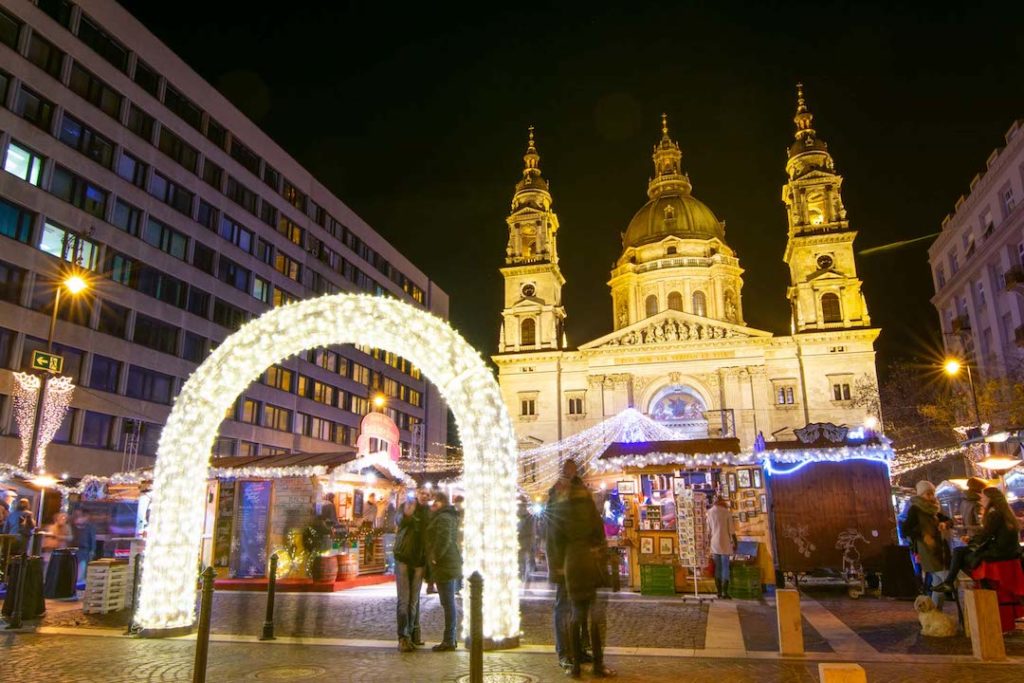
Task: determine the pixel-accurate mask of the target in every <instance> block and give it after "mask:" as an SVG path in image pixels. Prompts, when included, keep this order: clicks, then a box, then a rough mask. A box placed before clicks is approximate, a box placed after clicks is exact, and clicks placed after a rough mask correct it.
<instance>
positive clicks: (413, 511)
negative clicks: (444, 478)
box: [394, 488, 430, 652]
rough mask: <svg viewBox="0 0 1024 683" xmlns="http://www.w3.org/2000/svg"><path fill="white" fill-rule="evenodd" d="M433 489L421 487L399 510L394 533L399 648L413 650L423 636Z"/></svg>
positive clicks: (406, 650)
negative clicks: (422, 599)
mask: <svg viewBox="0 0 1024 683" xmlns="http://www.w3.org/2000/svg"><path fill="white" fill-rule="evenodd" d="M429 501H430V492H429V491H427V490H426V489H424V488H421V489H418V490H417V491H416V493H415V495H414V497H413V498H412V500H408V501H406V502H405V503H404V504H403V505H402V507H401V509H400V510H399V511H398V519H397V521H396V525H397V526H398V532H397V533H396V534H395V548H394V553H395V586H396V588H397V590H398V609H397V620H398V649H399V650H400V651H402V652H412V651H413V650H415V649H416V647H417V646H420V645H423V641H422V640H421V639H420V589H421V588H422V586H423V573H424V567H425V566H426V564H427V550H426V544H425V543H424V538H423V537H424V535H425V534H426V528H427V521H428V519H429V517H430V507H429V506H428V505H427V503H428V502H429Z"/></svg>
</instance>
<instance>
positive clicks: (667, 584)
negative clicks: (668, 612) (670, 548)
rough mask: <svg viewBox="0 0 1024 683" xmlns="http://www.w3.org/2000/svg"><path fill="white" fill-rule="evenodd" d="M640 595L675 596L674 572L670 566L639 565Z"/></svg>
mask: <svg viewBox="0 0 1024 683" xmlns="http://www.w3.org/2000/svg"><path fill="white" fill-rule="evenodd" d="M640 594H641V595H675V594H676V570H675V567H673V566H672V565H670V564H642V565H640Z"/></svg>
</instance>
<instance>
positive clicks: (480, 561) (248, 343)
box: [135, 294, 519, 642]
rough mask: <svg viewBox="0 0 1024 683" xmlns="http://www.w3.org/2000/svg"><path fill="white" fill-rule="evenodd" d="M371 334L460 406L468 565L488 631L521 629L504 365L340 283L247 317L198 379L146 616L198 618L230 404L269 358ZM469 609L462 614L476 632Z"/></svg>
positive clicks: (177, 454)
mask: <svg viewBox="0 0 1024 683" xmlns="http://www.w3.org/2000/svg"><path fill="white" fill-rule="evenodd" d="M346 343H347V344H356V345H359V344H363V345H367V346H372V347H375V348H379V349H383V350H386V351H391V352H393V353H395V354H397V355H399V356H402V357H403V358H407V359H409V361H411V362H412V363H413V364H415V365H416V366H417V367H419V368H420V369H421V370H422V371H423V374H424V375H425V376H426V377H428V378H429V379H430V380H431V381H432V382H433V383H434V384H435V385H436V386H437V387H438V389H439V392H440V394H441V395H442V396H443V397H444V399H445V402H446V403H447V404H448V407H449V408H451V410H452V413H453V414H454V415H455V416H456V424H457V425H458V430H459V438H460V440H461V442H462V447H463V453H464V461H463V465H464V473H463V476H464V481H465V486H466V501H465V522H464V526H463V534H464V543H463V553H464V557H465V564H464V567H463V571H464V573H465V575H466V576H469V575H470V574H472V573H473V572H474V571H479V572H480V573H481V574H482V575H483V577H484V594H483V616H484V623H483V635H484V637H485V638H489V639H491V640H493V641H496V642H500V641H502V640H505V639H508V638H513V637H516V636H518V635H519V576H518V566H517V565H518V562H517V555H518V547H519V546H518V538H517V533H516V522H517V516H516V437H515V433H514V431H513V429H512V421H511V419H510V418H509V415H508V411H507V410H506V408H505V404H504V402H503V401H502V398H501V392H500V390H499V388H498V383H497V382H496V381H495V379H494V375H493V374H492V373H491V371H490V370H489V369H488V367H487V364H486V363H485V362H484V360H483V358H482V357H481V356H480V354H479V353H478V352H477V351H476V350H474V349H473V348H472V347H471V346H469V344H467V343H466V341H465V340H464V339H463V338H462V337H461V336H460V335H459V334H458V333H457V332H456V331H455V330H454V329H452V328H451V327H450V326H449V325H448V323H447V322H445V321H444V320H441V319H440V318H437V317H435V316H433V315H431V314H430V313H428V312H425V311H422V310H420V309H418V308H415V307H413V306H410V305H408V304H405V303H402V302H400V301H397V300H395V299H391V298H386V297H371V296H366V295H353V294H335V295H331V296H322V297H318V298H315V299H307V300H304V301H300V302H297V303H292V304H289V305H286V306H280V307H278V308H275V309H273V310H271V311H268V312H267V313H265V314H263V315H262V316H260V317H259V318H256V319H255V320H252V321H250V322H249V323H247V324H246V325H244V326H242V328H241V329H239V330H238V331H237V332H235V333H234V334H232V335H231V336H230V337H228V338H227V339H226V340H224V342H223V343H222V344H220V345H219V346H218V347H217V349H216V350H215V351H214V352H213V353H211V354H210V356H209V357H208V358H207V359H206V361H205V362H204V363H203V364H202V365H200V366H199V367H198V368H197V369H196V370H195V372H193V373H192V375H191V376H190V377H189V378H188V381H187V382H186V383H185V385H184V386H183V387H182V390H181V393H180V394H179V395H178V397H177V398H176V399H175V402H174V408H173V410H172V411H171V414H170V416H169V417H168V419H167V423H166V426H165V427H164V429H163V431H162V433H161V435H160V444H159V447H158V455H157V459H156V466H155V469H154V472H153V493H152V496H153V501H152V504H151V506H150V526H149V536H148V539H147V547H146V563H145V565H144V567H143V571H142V589H141V595H140V599H139V608H138V612H137V614H136V617H135V624H136V625H137V626H139V627H141V628H143V629H152V630H161V629H171V628H176V627H186V626H190V625H191V624H192V622H193V621H194V618H195V614H194V612H195V576H194V575H193V574H192V572H190V571H182V568H184V567H190V566H194V565H195V557H196V553H197V552H198V550H199V547H200V540H201V539H200V536H201V534H202V528H203V514H204V504H203V501H204V500H205V495H204V492H205V490H206V477H207V475H208V473H209V464H210V451H211V449H212V448H213V444H214V441H215V439H216V437H217V432H218V429H219V427H220V423H221V421H222V419H223V416H224V413H225V412H226V411H227V409H228V408H229V407H231V406H232V405H234V402H235V400H236V399H237V398H238V396H239V395H240V394H241V393H242V392H243V391H244V390H245V388H246V387H247V386H248V385H249V384H250V383H251V382H253V381H254V380H255V379H257V378H258V377H259V376H260V374H261V373H263V372H264V371H265V370H266V368H268V367H270V366H271V365H273V364H275V363H280V362H282V361H283V360H284V359H286V358H288V357H289V356H293V355H295V354H297V353H300V352H302V351H305V350H307V349H310V348H316V347H320V346H333V345H336V344H346ZM468 628H469V620H468V619H466V620H463V632H464V633H465V634H466V635H468Z"/></svg>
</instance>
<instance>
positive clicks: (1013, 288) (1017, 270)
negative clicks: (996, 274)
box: [1003, 266, 1024, 295]
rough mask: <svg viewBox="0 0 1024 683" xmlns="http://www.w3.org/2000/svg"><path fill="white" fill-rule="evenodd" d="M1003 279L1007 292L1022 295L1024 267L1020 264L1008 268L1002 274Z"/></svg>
mask: <svg viewBox="0 0 1024 683" xmlns="http://www.w3.org/2000/svg"><path fill="white" fill-rule="evenodd" d="M1003 279H1004V280H1005V281H1006V291H1007V292H1017V293H1018V294H1021V295H1024V268H1022V267H1020V266H1014V267H1013V268H1010V269H1009V270H1008V271H1006V272H1005V273H1004V274H1003Z"/></svg>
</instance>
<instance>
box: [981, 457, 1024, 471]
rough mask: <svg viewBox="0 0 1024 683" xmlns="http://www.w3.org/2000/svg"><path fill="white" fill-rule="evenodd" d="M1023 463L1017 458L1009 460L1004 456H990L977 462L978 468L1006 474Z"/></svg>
mask: <svg viewBox="0 0 1024 683" xmlns="http://www.w3.org/2000/svg"><path fill="white" fill-rule="evenodd" d="M1022 462H1024V460H1021V459H1019V458H1010V457H1007V456H1005V455H990V456H989V457H987V458H985V459H984V460H981V461H979V462H978V467H982V468H984V469H986V470H990V471H992V472H1008V471H1010V470H1012V469H1013V468H1014V467H1016V466H1017V465H1019V464H1021V463H1022Z"/></svg>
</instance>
